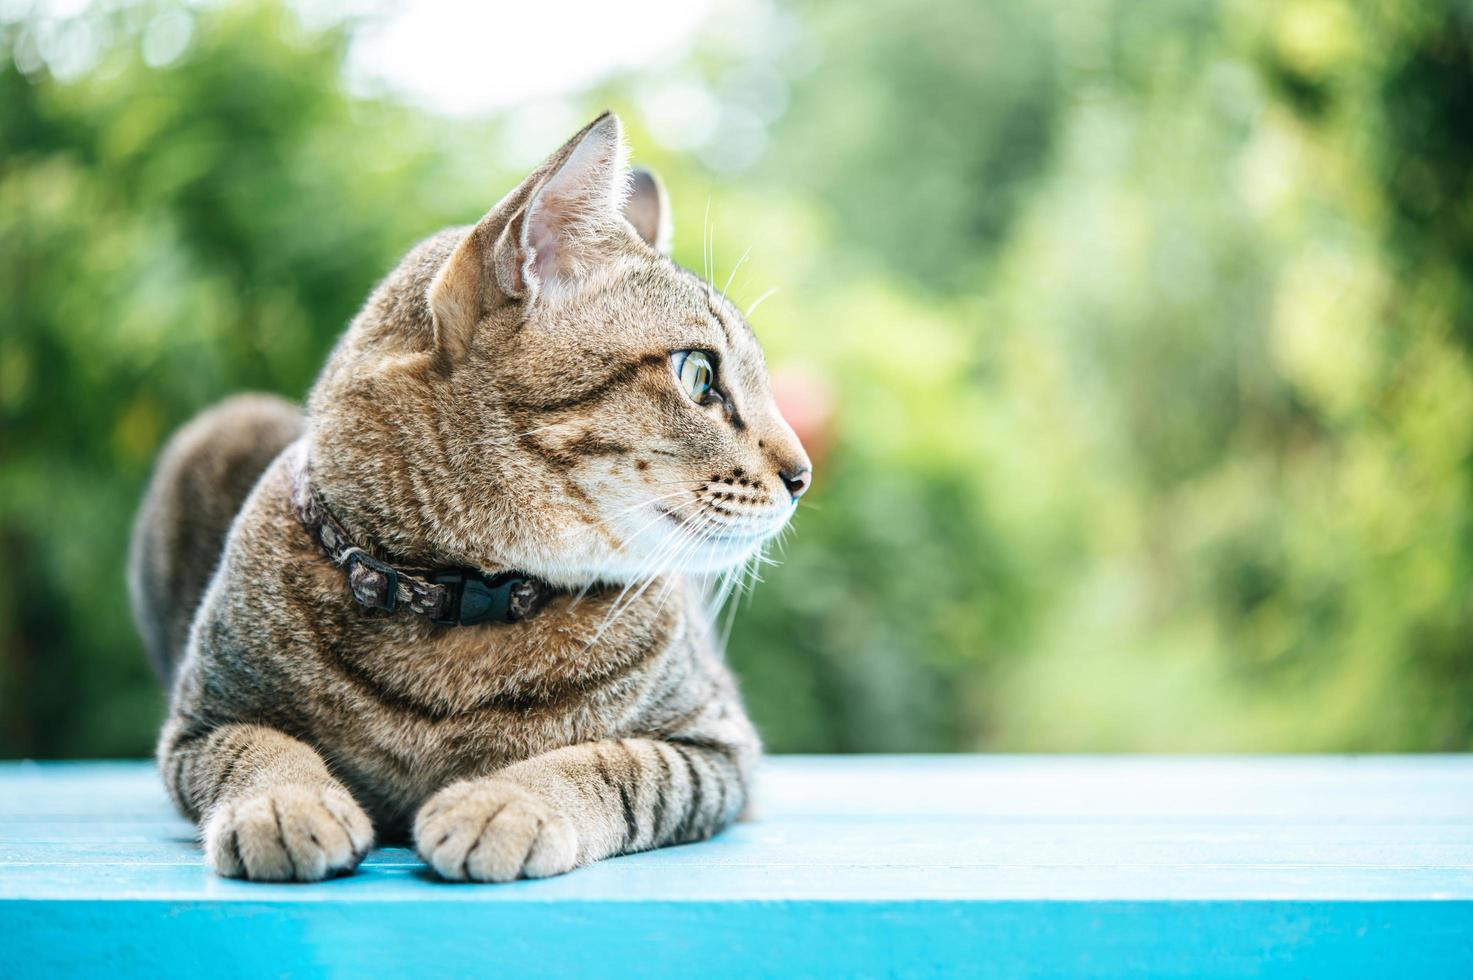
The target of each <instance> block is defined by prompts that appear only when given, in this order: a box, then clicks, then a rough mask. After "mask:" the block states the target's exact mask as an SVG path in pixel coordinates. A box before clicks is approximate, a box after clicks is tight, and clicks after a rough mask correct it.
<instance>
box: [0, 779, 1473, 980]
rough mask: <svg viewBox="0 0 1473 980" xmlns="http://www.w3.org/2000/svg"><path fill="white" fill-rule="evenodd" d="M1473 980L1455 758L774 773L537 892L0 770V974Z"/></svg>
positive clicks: (88, 785) (1469, 879) (134, 794)
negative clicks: (230, 864) (320, 877)
mask: <svg viewBox="0 0 1473 980" xmlns="http://www.w3.org/2000/svg"><path fill="white" fill-rule="evenodd" d="M428 972H438V973H440V974H442V975H448V976H457V975H466V974H492V973H494V974H499V975H507V974H510V975H529V976H542V975H577V976H585V975H610V974H629V975H638V976H696V975H699V976H703V977H707V976H724V975H730V976H830V975H853V976H860V975H863V976H935V975H946V974H958V973H961V974H967V975H973V976H977V975H981V976H989V975H996V976H1050V977H1057V976H1090V977H1108V976H1121V977H1124V976H1132V977H1133V976H1143V975H1180V976H1186V975H1191V976H1294V977H1303V976H1325V977H1347V976H1395V977H1421V976H1437V977H1460V978H1469V977H1473V759H1470V758H1464V757H1402V758H1358V759H1347V758H1296V757H1280V758H1266V759H1264V758H1259V759H1243V758H1222V759H1201V758H1109V757H1101V758H1069V757H1034V758H1017V757H986V758H977V757H934V756H933V757H918V756H888V757H843V758H825V759H818V758H801V757H793V758H779V759H774V760H770V761H769V762H768V763H767V765H766V768H765V769H764V771H763V774H762V778H761V780H760V783H759V788H758V797H757V813H756V817H755V819H754V820H752V821H750V822H747V823H743V824H740V825H738V826H737V827H735V828H733V829H731V830H729V831H727V832H726V833H725V834H723V835H722V836H721V837H719V838H718V839H716V840H715V841H712V842H708V843H705V844H697V845H690V846H687V847H680V848H672V849H667V850H663V851H657V852H653V853H650V854H642V855H635V856H631V857H626V858H619V859H616V860H613V861H607V862H604V863H602V864H599V865H596V866H594V867H592V868H587V869H584V870H581V871H577V872H574V873H573V874H571V875H567V876H565V877H562V878H556V879H551V880H547V881H540V882H519V883H516V884H513V885H502V886H494V885H449V884H443V883H440V882H437V881H435V880H434V879H433V878H432V877H430V876H429V875H427V874H426V873H425V871H424V869H423V866H422V865H421V864H420V863H419V862H418V861H417V860H416V859H415V857H414V855H413V854H412V853H411V852H409V851H406V850H403V849H394V848H388V849H381V850H379V851H376V852H375V853H374V854H373V855H371V856H370V858H369V859H368V861H367V862H365V864H364V866H363V868H362V869H361V870H360V871H359V873H358V874H356V875H354V876H352V877H350V878H344V879H340V880H336V881H331V882H326V883H322V884H316V885H256V884H250V883H247V882H237V881H224V880H221V879H218V878H215V877H213V876H211V875H210V874H209V873H208V872H206V871H205V869H204V867H203V866H202V864H201V860H200V855H199V851H198V848H197V846H196V845H195V843H194V842H193V837H192V831H191V828H190V827H189V825H188V824H186V823H185V822H183V821H182V820H179V819H178V818H177V817H175V816H174V815H173V813H172V812H171V811H170V809H169V807H168V805H167V803H166V802H165V799H164V796H163V793H162V790H161V789H160V786H159V783H158V779H157V776H156V775H155V773H154V772H153V769H152V768H151V767H150V766H149V765H147V764H144V763H101V764H97V763H73V764H49V765H35V764H26V763H0V977H7V978H8V977H30V976H59V975H75V974H79V973H83V974H89V975H92V974H101V975H109V976H118V975H135V974H136V975H148V976H163V975H175V976H183V975H189V976H210V977H218V976H320V975H339V976H384V975H419V974H423V973H428Z"/></svg>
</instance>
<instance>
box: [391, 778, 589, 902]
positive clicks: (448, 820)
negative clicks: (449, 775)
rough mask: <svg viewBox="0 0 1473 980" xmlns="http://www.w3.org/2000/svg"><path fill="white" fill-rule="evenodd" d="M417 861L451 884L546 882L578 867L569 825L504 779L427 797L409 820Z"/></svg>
mask: <svg viewBox="0 0 1473 980" xmlns="http://www.w3.org/2000/svg"><path fill="white" fill-rule="evenodd" d="M414 841H415V846H416V847H418V849H419V854H420V857H422V858H424V859H425V862H426V863H427V864H429V866H430V867H432V868H434V869H435V871H436V873H438V874H439V875H440V876H441V877H442V878H449V879H451V880H452V881H515V880H516V879H518V878H545V877H547V876H549V875H560V874H562V873H563V872H565V871H571V870H573V868H575V867H577V865H578V835H577V832H576V831H575V830H574V829H573V823H572V821H570V820H569V819H568V818H567V817H565V816H563V815H562V814H560V813H558V812H557V811H556V810H555V809H553V807H552V806H551V805H550V804H548V803H546V802H545V801H544V800H543V799H542V798H541V797H539V796H537V795H536V794H535V793H533V792H532V791H531V790H528V789H525V788H524V787H522V786H519V785H517V784H516V783H513V782H511V781H509V780H500V779H470V780H465V781H464V782H459V783H454V784H452V785H450V786H447V787H445V788H444V789H442V790H440V792H438V793H436V794H435V795H434V796H432V797H430V799H429V800H428V802H426V803H425V805H424V806H423V807H421V808H420V811H419V815H418V816H417V817H415V820H414Z"/></svg>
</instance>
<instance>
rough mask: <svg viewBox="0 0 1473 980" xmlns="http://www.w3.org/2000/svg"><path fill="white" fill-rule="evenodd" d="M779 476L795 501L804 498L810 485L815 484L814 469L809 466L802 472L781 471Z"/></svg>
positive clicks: (801, 470)
mask: <svg viewBox="0 0 1473 980" xmlns="http://www.w3.org/2000/svg"><path fill="white" fill-rule="evenodd" d="M777 475H778V476H779V477H781V478H782V481H783V486H785V487H787V488H788V493H790V494H792V497H793V500H794V501H797V499H798V498H799V497H801V496H803V493H804V492H805V491H806V490H807V489H808V484H809V483H811V482H813V469H812V468H811V467H807V466H805V467H803V468H802V469H800V470H779V471H778V474H777Z"/></svg>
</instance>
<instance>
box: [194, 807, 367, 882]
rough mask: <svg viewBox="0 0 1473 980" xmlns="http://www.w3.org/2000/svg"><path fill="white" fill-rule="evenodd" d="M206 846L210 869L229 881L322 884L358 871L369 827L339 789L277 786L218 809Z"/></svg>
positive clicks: (208, 825)
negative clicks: (247, 879)
mask: <svg viewBox="0 0 1473 980" xmlns="http://www.w3.org/2000/svg"><path fill="white" fill-rule="evenodd" d="M204 841H205V858H206V860H208V861H209V863H210V867H212V868H214V869H215V871H216V872H217V873H219V874H221V875H224V876H225V877H227V878H249V879H251V880H252V881H321V880H322V879H323V878H326V877H328V876H330V875H335V874H342V873H344V872H347V871H352V870H353V869H354V868H356V867H357V866H358V862H359V861H362V860H363V856H364V855H365V854H367V853H368V849H369V848H370V847H372V846H373V824H372V823H370V822H369V819H368V816H367V814H365V813H364V812H363V808H362V807H360V806H359V805H358V804H357V803H356V802H354V800H353V798H352V797H351V796H349V795H348V793H346V792H345V791H344V790H342V789H340V788H338V787H335V786H327V787H315V786H277V787H272V788H270V789H263V790H260V791H258V792H254V793H251V794H249V795H246V796H242V797H240V798H239V799H234V800H227V801H225V802H223V803H221V804H220V805H219V806H217V807H216V808H215V810H214V811H213V812H212V813H211V814H210V817H209V820H207V821H206V822H205V830H204Z"/></svg>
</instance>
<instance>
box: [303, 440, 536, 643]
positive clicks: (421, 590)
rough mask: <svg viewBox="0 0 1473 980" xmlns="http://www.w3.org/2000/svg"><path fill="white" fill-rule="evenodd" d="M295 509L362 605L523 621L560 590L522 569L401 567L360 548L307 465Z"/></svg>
mask: <svg viewBox="0 0 1473 980" xmlns="http://www.w3.org/2000/svg"><path fill="white" fill-rule="evenodd" d="M292 510H293V511H294V512H295V513H296V515H297V520H299V521H301V522H302V526H303V527H304V528H306V529H307V534H308V535H309V536H310V537H311V538H312V540H313V541H316V542H317V545H318V547H320V548H321V549H322V552H323V554H325V555H327V557H328V559H329V560H330V561H331V562H332V563H333V564H334V565H337V566H338V567H339V568H342V569H344V570H346V571H347V573H348V591H349V592H350V593H351V594H352V596H353V598H354V599H355V600H357V602H358V604H359V605H362V606H366V607H367V608H369V609H382V610H383V611H384V612H390V613H392V612H394V611H395V610H397V609H401V608H402V609H408V610H409V611H410V612H413V613H417V614H419V615H421V616H425V617H427V618H429V619H430V620H432V621H433V622H435V623H438V624H440V625H441V626H474V625H476V624H478V623H517V622H521V621H522V620H524V619H526V618H527V617H528V616H531V615H532V614H533V613H535V612H536V611H537V610H538V609H539V608H540V607H541V605H542V603H543V602H544V601H545V600H546V598H547V597H548V596H549V595H551V594H553V593H554V592H557V591H560V590H558V589H555V588H554V587H553V586H550V585H548V584H547V583H546V582H541V581H538V580H537V579H535V578H532V577H531V576H529V575H524V574H522V573H521V572H502V573H501V574H499V575H493V576H486V575H482V574H481V573H480V572H478V571H476V570H474V569H469V568H431V569H415V570H408V569H404V568H396V567H395V566H393V565H391V564H389V563H388V562H386V561H382V560H380V559H378V558H375V557H374V556H373V555H372V554H370V553H369V551H368V549H366V548H361V547H359V546H358V545H357V544H356V543H355V542H354V541H353V538H352V536H351V535H350V534H349V533H348V532H347V530H346V529H345V528H344V527H343V525H342V523H341V522H340V521H339V520H338V519H337V517H335V516H334V515H333V513H332V511H331V510H329V509H328V506H327V504H326V502H325V501H323V499H322V496H321V495H320V494H319V493H318V492H317V489H316V488H315V487H313V486H312V482H311V479H310V478H309V476H308V474H307V467H306V465H305V464H303V465H301V466H300V467H299V468H298V469H297V475H296V480H295V482H294V484H293V486H292Z"/></svg>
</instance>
